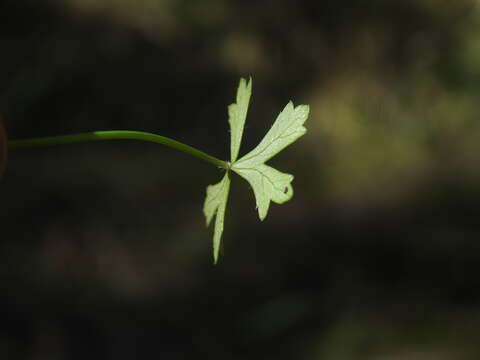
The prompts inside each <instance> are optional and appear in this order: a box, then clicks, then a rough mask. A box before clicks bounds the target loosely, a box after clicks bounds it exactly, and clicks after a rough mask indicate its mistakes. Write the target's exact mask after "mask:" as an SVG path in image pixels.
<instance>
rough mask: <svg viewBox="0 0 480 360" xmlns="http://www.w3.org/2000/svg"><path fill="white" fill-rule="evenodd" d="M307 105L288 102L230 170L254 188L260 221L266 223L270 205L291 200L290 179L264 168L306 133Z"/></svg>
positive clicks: (288, 176)
mask: <svg viewBox="0 0 480 360" xmlns="http://www.w3.org/2000/svg"><path fill="white" fill-rule="evenodd" d="M308 113H309V107H308V105H299V106H297V107H294V106H293V103H292V102H289V103H288V104H287V106H285V108H284V109H283V111H282V112H281V113H280V114H279V115H278V117H277V119H276V120H275V123H274V124H273V126H272V128H271V129H270V130H269V131H268V132H267V134H266V135H265V137H264V138H263V140H262V141H261V142H260V144H258V146H257V147H255V148H254V149H253V150H252V151H250V152H249V153H248V154H247V155H245V156H243V157H242V158H240V159H239V160H238V161H236V162H235V163H234V164H233V165H232V170H233V171H235V172H236V173H237V174H239V175H240V176H241V177H243V178H244V179H245V180H247V181H248V182H249V183H250V185H251V186H252V188H253V192H254V194H255V202H256V205H257V209H258V216H259V217H260V220H263V219H265V217H266V216H267V213H268V208H269V206H270V201H273V202H276V203H278V204H282V203H284V202H285V201H288V200H290V199H291V198H292V196H293V188H292V185H291V182H292V180H293V175H290V174H285V173H282V172H280V171H278V170H276V169H274V168H272V167H270V166H267V165H265V164H264V162H265V161H267V160H269V159H270V158H272V157H273V156H275V155H276V154H278V153H279V152H280V151H282V150H283V149H284V148H285V147H286V146H288V145H290V144H291V143H292V142H294V141H295V140H297V139H298V138H299V137H300V136H302V135H303V134H305V132H306V131H307V130H306V129H305V127H303V124H304V122H305V121H306V120H307V118H308Z"/></svg>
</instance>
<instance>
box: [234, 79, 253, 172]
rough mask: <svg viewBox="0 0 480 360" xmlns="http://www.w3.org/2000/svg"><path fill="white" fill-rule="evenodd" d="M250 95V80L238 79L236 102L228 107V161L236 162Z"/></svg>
mask: <svg viewBox="0 0 480 360" xmlns="http://www.w3.org/2000/svg"><path fill="white" fill-rule="evenodd" d="M251 95H252V78H250V81H248V82H247V81H246V80H245V79H240V83H239V84H238V90H237V102H236V103H234V104H231V105H229V106H228V122H229V124H230V161H231V163H234V162H235V160H237V157H238V152H239V151H240V144H241V142H242V135H243V128H244V125H245V119H246V118H247V111H248V104H249V102H250V96H251Z"/></svg>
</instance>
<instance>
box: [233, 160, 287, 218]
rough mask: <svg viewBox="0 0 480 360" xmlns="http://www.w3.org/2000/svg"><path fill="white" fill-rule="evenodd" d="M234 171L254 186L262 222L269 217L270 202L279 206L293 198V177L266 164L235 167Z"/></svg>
mask: <svg viewBox="0 0 480 360" xmlns="http://www.w3.org/2000/svg"><path fill="white" fill-rule="evenodd" d="M232 170H233V171H235V172H236V173H237V174H238V175H240V176H241V177H243V178H244V179H245V180H247V181H248V182H249V183H250V185H251V186H252V188H253V193H254V194H255V202H256V205H257V209H258V216H259V217H260V220H264V219H265V217H266V216H267V213H268V208H269V206H270V200H272V201H274V202H276V203H277V204H283V203H284V202H286V201H288V200H290V199H291V198H292V196H293V188H292V185H291V184H290V183H291V182H292V180H293V175H290V174H285V173H282V172H280V171H278V170H277V169H274V168H272V167H270V166H268V165H265V164H259V165H256V166H254V167H251V168H238V167H236V166H235V167H232Z"/></svg>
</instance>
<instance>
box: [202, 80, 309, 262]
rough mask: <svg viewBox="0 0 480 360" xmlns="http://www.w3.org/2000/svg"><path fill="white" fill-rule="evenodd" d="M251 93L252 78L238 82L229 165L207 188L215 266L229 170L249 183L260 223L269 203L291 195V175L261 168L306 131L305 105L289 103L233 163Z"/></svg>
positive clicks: (231, 114)
mask: <svg viewBox="0 0 480 360" xmlns="http://www.w3.org/2000/svg"><path fill="white" fill-rule="evenodd" d="M251 93H252V79H250V80H249V81H248V82H247V80H245V79H240V83H239V85H238V89H237V97H236V103H234V104H231V105H230V106H229V107H228V122H229V124H230V136H231V138H230V153H231V155H230V156H231V157H230V160H231V162H230V164H228V165H227V166H226V168H227V169H226V174H225V176H224V177H223V179H222V180H221V181H220V182H219V183H217V184H215V185H209V186H208V187H207V197H206V199H205V204H204V206H203V213H204V214H205V217H206V220H207V226H208V225H209V224H210V222H211V221H212V219H213V217H214V216H215V215H216V219H215V230H214V235H213V259H214V262H215V263H217V261H218V254H219V250H220V243H221V237H222V233H223V224H224V218H225V209H226V207H227V201H228V192H229V190H230V177H229V176H230V170H233V171H234V172H236V173H237V174H238V175H240V176H241V177H243V178H244V179H245V180H247V181H248V182H249V183H250V185H251V186H252V188H253V192H254V195H255V201H256V204H257V208H258V215H259V217H260V220H263V219H265V217H266V216H267V213H268V208H269V206H270V201H273V202H276V203H278V204H282V203H284V202H285V201H288V200H290V199H291V198H292V196H293V188H292V185H291V182H292V181H293V175H290V174H285V173H282V172H280V171H278V170H276V169H274V168H272V167H270V166H268V165H265V162H266V161H267V160H269V159H271V158H272V157H273V156H275V155H276V154H278V153H279V152H280V151H282V150H283V149H284V148H285V147H287V146H288V145H290V144H291V143H292V142H294V141H295V140H297V139H298V138H299V137H300V136H302V135H303V134H305V132H306V131H307V130H306V129H305V127H303V124H304V122H305V121H306V120H307V118H308V113H309V107H308V105H299V106H297V107H294V106H293V103H292V102H289V103H288V104H287V106H285V108H284V109H283V110H282V112H281V113H280V114H279V115H278V117H277V119H276V120H275V123H274V124H273V126H272V127H271V129H270V130H269V131H268V132H267V134H266V135H265V137H264V138H263V140H262V141H261V142H260V144H258V146H257V147H255V148H254V149H253V150H252V151H250V152H249V153H248V154H246V155H245V156H243V157H242V158H240V159H239V160H237V158H238V153H239V150H240V144H241V142H242V135H243V129H244V126H245V119H246V116H247V111H248V105H249V102H250V96H251Z"/></svg>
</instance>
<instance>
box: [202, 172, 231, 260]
mask: <svg viewBox="0 0 480 360" xmlns="http://www.w3.org/2000/svg"><path fill="white" fill-rule="evenodd" d="M229 191H230V175H229V173H228V172H226V173H225V175H224V176H223V179H222V180H221V181H220V182H219V183H217V184H215V185H208V186H207V197H206V199H205V203H204V205H203V213H204V214H205V217H206V219H207V226H208V225H210V222H211V221H212V218H213V216H214V215H215V213H216V214H217V216H216V218H215V230H214V234H213V262H214V263H215V264H216V263H217V261H218V253H219V251H220V240H221V238H222V233H223V222H224V218H225V209H226V207H227V201H228V192H229Z"/></svg>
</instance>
